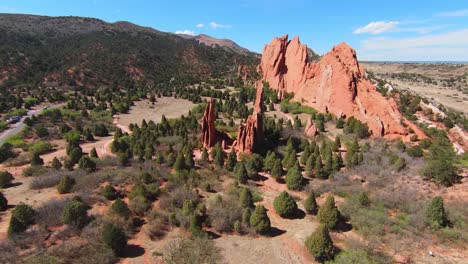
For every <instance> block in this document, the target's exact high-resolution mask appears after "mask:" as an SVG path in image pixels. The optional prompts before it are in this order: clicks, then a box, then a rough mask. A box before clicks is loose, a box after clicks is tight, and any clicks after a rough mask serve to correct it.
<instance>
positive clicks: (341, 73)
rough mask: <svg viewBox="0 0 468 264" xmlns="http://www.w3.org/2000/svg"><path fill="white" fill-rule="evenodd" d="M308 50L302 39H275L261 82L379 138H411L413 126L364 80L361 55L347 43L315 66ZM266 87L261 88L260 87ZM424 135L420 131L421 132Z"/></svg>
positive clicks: (262, 66)
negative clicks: (363, 127)
mask: <svg viewBox="0 0 468 264" xmlns="http://www.w3.org/2000/svg"><path fill="white" fill-rule="evenodd" d="M308 58H309V56H308V48H307V46H306V45H304V44H301V42H300V41H299V38H298V37H295V38H294V39H292V40H291V41H289V40H288V35H285V36H283V37H281V38H274V39H273V40H272V41H271V43H270V44H268V45H266V46H265V48H264V50H263V56H262V59H261V63H260V66H259V71H260V72H261V75H262V79H261V80H262V81H266V82H268V83H269V85H270V87H271V88H272V89H275V90H278V92H279V94H280V96H281V97H282V96H284V94H285V93H294V100H296V101H298V102H301V103H303V104H304V105H308V106H310V107H313V108H315V109H317V110H319V111H323V112H331V113H333V114H335V115H337V116H344V117H350V116H354V117H356V118H357V119H359V120H361V121H362V122H364V123H366V124H367V125H368V126H369V129H370V130H371V132H372V134H373V135H374V136H387V135H388V136H392V135H408V134H409V129H408V128H407V127H406V126H404V125H403V123H405V122H408V121H407V120H405V119H404V118H403V116H402V115H401V113H400V112H399V111H398V107H397V105H396V103H395V101H394V100H393V99H386V98H384V97H383V96H382V95H381V94H380V93H379V92H378V91H377V90H376V88H375V87H374V85H373V84H372V83H371V82H370V81H369V80H368V79H367V78H366V77H365V72H364V69H363V68H362V67H360V65H359V63H358V60H357V57H356V52H355V51H354V49H352V48H351V47H349V46H348V45H347V44H346V43H344V42H343V43H340V44H338V45H337V46H335V47H333V48H332V50H331V51H329V52H328V53H327V54H325V55H324V56H323V57H322V58H321V59H320V60H319V61H310V62H309V59H308ZM260 85H261V83H259V86H260ZM418 132H419V131H418Z"/></svg>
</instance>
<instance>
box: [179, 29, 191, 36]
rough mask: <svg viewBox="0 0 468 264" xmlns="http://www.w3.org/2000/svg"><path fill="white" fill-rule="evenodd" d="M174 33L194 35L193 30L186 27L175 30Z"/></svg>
mask: <svg viewBox="0 0 468 264" xmlns="http://www.w3.org/2000/svg"><path fill="white" fill-rule="evenodd" d="M175 33H176V34H184V35H190V36H195V32H194V31H192V30H188V29H186V30H177V31H176V32H175Z"/></svg>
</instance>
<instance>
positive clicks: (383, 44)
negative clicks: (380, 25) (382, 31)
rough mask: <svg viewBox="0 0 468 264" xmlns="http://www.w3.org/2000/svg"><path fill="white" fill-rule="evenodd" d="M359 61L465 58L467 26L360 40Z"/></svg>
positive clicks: (462, 59)
mask: <svg viewBox="0 0 468 264" xmlns="http://www.w3.org/2000/svg"><path fill="white" fill-rule="evenodd" d="M358 52H359V54H358V55H359V58H360V59H361V60H401V61H404V60H419V61H430V60H439V61H442V60H447V61H449V60H453V61H467V60H468V28H466V29H461V30H455V31H451V32H446V33H439V34H430V35H425V36H418V37H408V38H390V37H373V38H370V39H366V40H363V41H361V47H360V48H359V49H358Z"/></svg>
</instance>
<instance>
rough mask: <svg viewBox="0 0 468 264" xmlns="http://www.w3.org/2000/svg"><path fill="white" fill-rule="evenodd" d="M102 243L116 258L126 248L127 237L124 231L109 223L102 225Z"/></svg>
mask: <svg viewBox="0 0 468 264" xmlns="http://www.w3.org/2000/svg"><path fill="white" fill-rule="evenodd" d="M102 241H104V243H105V244H106V245H107V246H108V247H109V248H111V249H112V251H114V254H115V255H116V256H119V255H121V253H122V252H123V250H124V249H125V247H126V246H127V236H126V234H125V232H124V230H123V229H122V228H120V227H117V226H115V225H114V224H111V223H107V224H105V225H104V229H103V232H102Z"/></svg>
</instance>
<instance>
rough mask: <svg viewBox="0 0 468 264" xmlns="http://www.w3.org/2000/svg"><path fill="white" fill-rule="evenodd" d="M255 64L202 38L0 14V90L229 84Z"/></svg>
mask: <svg viewBox="0 0 468 264" xmlns="http://www.w3.org/2000/svg"><path fill="white" fill-rule="evenodd" d="M200 43H202V44H203V45H201V44H200ZM258 62H259V58H258V56H257V54H254V53H252V52H249V51H248V50H246V49H243V48H241V47H239V46H238V45H237V44H235V43H234V42H232V41H229V40H217V39H215V38H212V37H209V36H200V38H198V39H196V38H186V37H181V36H179V35H176V34H173V33H167V32H162V31H159V30H156V29H153V28H150V27H142V26H139V25H135V24H132V23H130V22H125V21H119V22H115V23H107V22H105V21H102V20H100V19H96V18H84V17H47V16H36V15H22V14H0V85H1V84H2V83H4V82H6V84H7V85H18V84H25V83H26V84H34V85H33V86H37V85H41V84H44V83H45V82H47V83H50V82H53V83H58V85H66V84H69V85H72V86H73V85H75V86H90V87H97V86H99V85H109V84H112V83H127V84H128V83H132V82H134V81H140V80H146V81H148V80H150V81H156V82H160V81H164V80H170V79H171V78H173V77H174V76H186V77H189V76H190V77H191V78H192V77H196V78H199V77H203V78H205V77H210V76H211V77H215V78H218V77H221V76H227V75H230V76H231V77H232V76H236V75H237V74H238V73H237V71H238V69H239V67H248V68H252V69H255V67H256V65H258Z"/></svg>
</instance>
